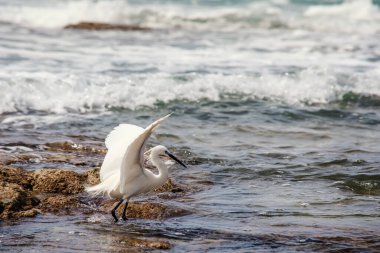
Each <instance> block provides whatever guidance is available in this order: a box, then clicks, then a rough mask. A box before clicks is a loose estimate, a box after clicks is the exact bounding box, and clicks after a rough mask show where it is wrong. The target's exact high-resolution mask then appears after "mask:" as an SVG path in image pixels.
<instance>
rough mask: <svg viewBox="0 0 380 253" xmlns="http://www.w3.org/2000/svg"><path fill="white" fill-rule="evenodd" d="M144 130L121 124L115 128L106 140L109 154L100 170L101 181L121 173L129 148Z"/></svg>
mask: <svg viewBox="0 0 380 253" xmlns="http://www.w3.org/2000/svg"><path fill="white" fill-rule="evenodd" d="M142 132H144V128H142V127H139V126H135V125H131V124H120V125H119V126H117V127H115V128H114V129H113V130H112V131H111V132H110V133H109V134H108V136H107V138H106V141H105V143H106V147H107V149H108V152H107V154H106V157H105V158H104V161H103V164H102V167H101V169H100V180H101V181H102V182H103V181H105V180H106V179H107V178H108V177H109V176H111V175H114V174H115V173H120V168H121V164H122V161H123V157H124V154H125V153H126V152H127V149H128V146H129V145H130V144H131V143H132V142H133V141H134V140H135V139H136V138H137V137H138V136H139V135H140V134H141V133H142Z"/></svg>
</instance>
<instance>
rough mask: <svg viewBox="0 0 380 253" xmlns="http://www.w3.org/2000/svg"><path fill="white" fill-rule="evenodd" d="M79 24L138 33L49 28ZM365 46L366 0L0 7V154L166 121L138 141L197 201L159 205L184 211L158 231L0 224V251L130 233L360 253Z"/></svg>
mask: <svg viewBox="0 0 380 253" xmlns="http://www.w3.org/2000/svg"><path fill="white" fill-rule="evenodd" d="M81 21H92V22H106V23H113V24H133V25H138V26H141V27H147V28H150V29H151V30H149V31H135V32H126V31H117V30H115V31H82V30H67V29H63V27H64V26H66V25H68V24H75V23H78V22H81ZM379 41H380V8H379V2H378V1H369V0H356V1H355V0H352V1H349V0H347V1H343V0H323V1H322V0H321V1H317V0H313V1H306V0H304V1H302V0H271V1H248V0H241V1H227V0H225V1H217V0H207V1H203V0H198V1H197V0H193V1H190V0H189V1H164V0H160V1H158V0H157V1H147V0H146V1H137V0H135V1H121V0H108V1H105V0H100V1H95V0H94V1H92V0H76V1H74V0H64V1H51V0H50V1H47V0H46V1H26V0H15V1H5V0H1V1H0V98H1V99H0V122H1V124H0V131H1V132H0V146H1V149H2V150H3V151H2V152H22V150H25V149H32V150H33V149H34V148H36V147H38V145H43V144H45V143H49V142H54V141H66V140H70V141H73V142H75V143H84V144H86V143H95V144H97V145H103V141H104V138H105V137H106V135H107V134H108V132H109V131H110V130H111V129H112V128H113V127H115V126H116V125H118V124H120V123H133V124H137V125H141V126H146V125H148V124H149V123H150V122H152V121H154V120H155V119H157V118H159V117H161V116H164V115H166V114H167V113H170V112H172V113H173V115H172V116H171V117H170V118H169V119H168V120H167V121H166V122H165V123H164V124H163V125H162V126H161V127H160V128H159V129H158V130H157V135H156V137H155V138H154V139H152V143H151V145H153V144H158V143H160V144H163V145H165V146H167V147H168V148H169V149H171V150H172V151H173V152H174V153H176V154H178V156H180V157H181V158H182V159H183V160H185V161H186V163H188V164H189V165H190V166H189V169H187V170H182V169H180V168H173V170H172V171H171V174H172V177H173V178H175V179H176V180H178V181H179V182H181V183H183V184H185V185H186V184H188V185H197V184H198V185H200V186H199V188H200V189H201V190H199V191H196V192H194V193H192V194H189V195H188V196H187V198H188V199H189V200H188V201H182V202H180V201H175V200H172V201H168V203H166V204H168V205H174V206H179V207H181V208H185V209H188V210H190V211H191V213H192V214H191V215H187V216H184V217H180V218H172V219H168V220H164V221H157V222H156V221H144V220H133V221H131V222H130V223H128V224H122V225H114V224H112V222H111V220H110V219H108V217H103V216H102V215H95V216H86V215H74V216H64V217H62V216H54V215H39V216H38V217H37V218H31V219H27V220H26V221H25V220H24V221H21V222H19V223H16V224H13V225H9V224H8V225H6V224H3V225H2V227H0V231H1V235H0V236H1V237H0V248H1V249H2V250H6V251H25V252H30V251H33V250H34V251H35V252H44V251H46V252H51V251H52V250H53V249H54V250H56V251H59V252H68V251H70V252H77V251H78V252H79V251H81V250H83V249H86V250H88V251H98V250H99V249H100V250H102V251H121V250H123V246H122V243H121V242H123V240H125V238H126V237H128V236H131V235H133V236H142V237H147V238H155V239H165V240H169V241H170V243H172V244H173V248H172V251H179V252H180V251H183V252H189V251H193V252H194V251H199V252H204V251H211V252H223V251H225V252H227V251H232V250H234V251H237V252H251V251H257V252H272V251H276V252H280V251H281V252H294V251H297V250H301V251H310V252H315V251H322V252H326V251H329V250H331V251H334V250H336V251H339V250H350V251H352V252H375V251H376V249H379V247H380V240H379V234H380V229H379V228H380V222H379V216H380V215H379V214H380V198H379V194H380V158H379V157H380V156H379V155H380V148H379V141H380V131H379V130H380V43H379ZM20 150H21V151H20ZM28 151H30V150H28ZM36 152H37V151H36ZM97 162H98V163H101V158H99V161H97ZM20 166H22V167H24V168H26V169H28V170H34V169H37V168H45V167H49V166H51V165H46V164H43V163H42V164H41V163H38V162H35V163H32V164H20ZM59 166H60V168H62V167H63V168H67V169H73V170H81V171H85V170H86V169H87V168H79V169H78V168H76V167H70V166H69V165H65V164H60V165H59ZM65 166H66V167H65ZM205 182H207V185H206V186H205ZM164 203H165V202H164ZM89 238H91V240H89ZM68 242H70V243H68Z"/></svg>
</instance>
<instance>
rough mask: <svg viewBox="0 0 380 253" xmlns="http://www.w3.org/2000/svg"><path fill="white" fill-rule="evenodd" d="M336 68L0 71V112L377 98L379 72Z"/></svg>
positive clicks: (291, 103)
mask: <svg viewBox="0 0 380 253" xmlns="http://www.w3.org/2000/svg"><path fill="white" fill-rule="evenodd" d="M341 78H342V77H341V75H340V74H339V73H335V72H334V71H331V70H327V69H320V68H309V69H306V70H303V71H301V72H299V73H298V74H296V75H275V74H265V75H262V76H253V75H243V74H241V75H239V74H234V75H219V74H206V75H198V74H188V75H184V76H182V77H181V78H176V76H175V75H174V76H173V75H170V74H150V75H130V76H126V77H112V76H106V75H100V74H94V75H92V76H86V77H81V76H78V75H65V74H53V73H44V72H37V73H27V72H18V73H14V74H13V75H10V76H9V75H8V73H0V80H1V81H0V90H1V92H2V99H1V100H0V113H9V112H23V113H26V112H28V111H31V110H32V111H44V112H50V113H55V114H62V113H67V112H73V113H87V112H104V111H108V110H109V109H110V108H112V107H121V108H128V109H132V110H134V109H137V108H140V107H143V106H148V107H152V106H154V105H155V103H157V102H158V101H161V102H164V103H168V102H170V101H173V100H177V99H179V100H188V101H199V100H200V99H208V100H211V101H218V100H220V99H222V97H223V96H226V95H228V94H235V95H236V94H237V95H241V97H242V99H247V98H253V99H269V100H271V101H275V102H279V103H285V104H290V105H300V106H305V105H307V104H327V103H330V102H332V101H336V100H339V99H341V97H342V96H343V95H344V94H345V93H346V92H348V91H352V92H357V93H362V94H372V95H378V96H380V85H379V84H378V80H380V73H379V72H378V71H370V72H367V73H363V74H353V75H351V76H347V75H345V76H344V84H342V82H341Z"/></svg>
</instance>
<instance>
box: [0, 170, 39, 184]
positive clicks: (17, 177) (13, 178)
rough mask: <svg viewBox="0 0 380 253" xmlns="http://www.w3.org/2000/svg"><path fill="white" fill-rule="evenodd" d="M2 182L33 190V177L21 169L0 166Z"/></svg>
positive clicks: (0, 180) (0, 179)
mask: <svg viewBox="0 0 380 253" xmlns="http://www.w3.org/2000/svg"><path fill="white" fill-rule="evenodd" d="M0 182H9V183H15V184H18V185H21V186H22V187H24V188H26V189H32V184H33V176H32V175H31V173H29V172H26V171H25V170H23V169H20V168H13V167H4V166H0Z"/></svg>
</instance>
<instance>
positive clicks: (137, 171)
mask: <svg viewBox="0 0 380 253" xmlns="http://www.w3.org/2000/svg"><path fill="white" fill-rule="evenodd" d="M169 116H170V114H169V115H166V116H165V117H162V118H160V119H158V120H156V121H155V122H153V123H152V124H150V125H149V126H148V127H147V128H145V129H144V131H143V132H142V133H141V134H140V135H139V136H138V137H137V138H136V139H134V140H133V142H132V143H131V144H130V145H129V146H128V148H127V152H126V153H125V156H124V158H123V161H122V165H121V166H122V168H121V174H120V184H121V185H120V187H121V192H123V191H124V187H125V185H126V184H127V183H128V182H129V181H130V180H132V179H134V178H135V177H137V176H139V175H141V174H142V173H144V171H143V166H144V150H145V145H146V142H147V140H148V139H149V137H150V135H151V134H152V133H153V131H154V130H155V129H156V128H157V127H158V126H159V125H160V123H161V122H162V121H164V120H165V119H167V118H168V117H169Z"/></svg>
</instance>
